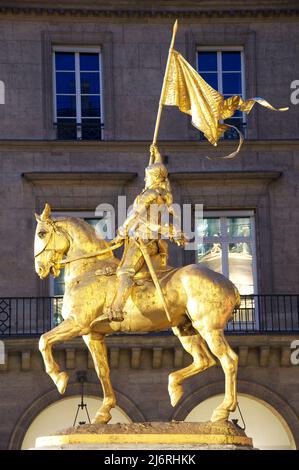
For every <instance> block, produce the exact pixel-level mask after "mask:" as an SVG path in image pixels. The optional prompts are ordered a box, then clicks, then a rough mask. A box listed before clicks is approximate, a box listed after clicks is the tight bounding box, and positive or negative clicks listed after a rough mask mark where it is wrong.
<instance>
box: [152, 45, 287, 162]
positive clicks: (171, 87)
mask: <svg viewBox="0 0 299 470" xmlns="http://www.w3.org/2000/svg"><path fill="white" fill-rule="evenodd" d="M160 103H161V104H162V105H167V106H178V108H179V109H180V111H182V112H183V113H186V114H189V115H190V116H191V118H192V124H193V126H194V127H196V128H197V129H199V130H200V131H201V132H203V134H204V135H205V137H206V138H207V139H208V141H209V142H210V143H211V144H213V145H215V146H216V145H217V143H218V140H219V139H220V137H221V136H222V135H223V133H224V132H225V131H226V130H227V129H229V128H230V127H232V128H234V129H235V130H236V131H237V132H238V134H239V137H240V140H239V146H238V148H237V150H236V151H235V152H233V153H231V154H229V155H226V156H225V157H220V158H233V157H235V156H236V155H237V153H238V152H239V151H240V148H241V145H242V143H243V135H242V134H241V132H240V131H239V129H238V128H236V127H235V126H232V125H230V124H224V123H223V122H221V121H223V120H224V119H228V118H230V117H232V116H233V114H234V113H235V111H236V110H240V111H242V112H245V113H247V114H248V113H249V112H250V111H251V109H252V107H253V105H254V104H255V103H259V104H260V105H261V106H264V107H266V108H268V109H271V110H272V111H287V110H288V109H289V108H278V109H277V108H274V107H273V106H272V105H271V104H270V103H268V102H267V101H266V100H264V99H263V98H259V97H255V98H250V99H248V100H245V101H244V100H243V99H242V98H241V96H237V95H236V96H231V97H230V98H228V99H224V96H223V95H222V94H221V93H219V92H218V91H216V90H214V88H212V87H211V86H210V85H209V84H208V83H207V82H206V81H205V80H204V79H203V78H202V77H201V76H200V75H199V74H198V73H197V72H196V70H194V68H193V67H191V65H190V64H189V63H188V62H187V61H186V60H185V59H184V57H183V56H182V55H181V54H179V53H178V52H177V51H176V50H174V49H171V50H170V57H169V68H168V73H167V76H166V83H165V88H164V93H163V96H162V97H161V102H160Z"/></svg>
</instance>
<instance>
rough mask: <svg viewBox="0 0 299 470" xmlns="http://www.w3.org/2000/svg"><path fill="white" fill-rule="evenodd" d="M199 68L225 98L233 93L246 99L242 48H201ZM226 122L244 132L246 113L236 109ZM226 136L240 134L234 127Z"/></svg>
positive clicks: (198, 56)
mask: <svg viewBox="0 0 299 470" xmlns="http://www.w3.org/2000/svg"><path fill="white" fill-rule="evenodd" d="M197 69H198V72H199V74H200V75H201V76H202V78H203V79H204V80H205V81H206V82H207V83H208V84H209V85H211V86H212V87H213V88H214V89H215V90H217V91H219V93H221V94H223V95H224V98H225V99H226V98H229V97H230V96H233V95H239V96H241V97H242V98H243V99H245V84H244V56H243V50H242V49H241V48H240V49H236V48H233V49H232V48H222V49H221V50H217V49H215V48H213V49H210V48H200V49H199V50H198V52H197ZM225 123H227V124H231V125H233V126H235V127H237V128H238V129H239V130H240V131H243V132H244V130H245V125H246V122H245V113H242V112H241V111H236V112H235V114H234V116H233V117H231V118H230V119H226V120H225ZM224 138H225V139H235V138H238V134H237V132H236V131H235V130H234V129H230V130H228V131H226V132H225V134H224Z"/></svg>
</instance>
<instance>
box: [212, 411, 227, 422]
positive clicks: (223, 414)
mask: <svg viewBox="0 0 299 470" xmlns="http://www.w3.org/2000/svg"><path fill="white" fill-rule="evenodd" d="M228 417H229V411H228V410H226V409H224V408H219V409H217V408H216V410H214V411H213V414H212V417H211V421H212V423H215V422H216V421H223V420H224V421H227V420H228Z"/></svg>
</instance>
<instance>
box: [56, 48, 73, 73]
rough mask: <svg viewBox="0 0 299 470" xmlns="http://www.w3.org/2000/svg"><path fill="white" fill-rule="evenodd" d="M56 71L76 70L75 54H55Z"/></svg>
mask: <svg viewBox="0 0 299 470" xmlns="http://www.w3.org/2000/svg"><path fill="white" fill-rule="evenodd" d="M55 64H56V70H75V54H74V53H73V52H55Z"/></svg>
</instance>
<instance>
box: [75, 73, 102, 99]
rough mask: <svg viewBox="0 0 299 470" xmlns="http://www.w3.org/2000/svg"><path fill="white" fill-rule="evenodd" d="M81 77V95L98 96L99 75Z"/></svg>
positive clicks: (91, 74) (82, 75)
mask: <svg viewBox="0 0 299 470" xmlns="http://www.w3.org/2000/svg"><path fill="white" fill-rule="evenodd" d="M80 77H81V93H84V94H96V93H100V80H99V74H98V73H86V72H84V73H82V72H81V74H80Z"/></svg>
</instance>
